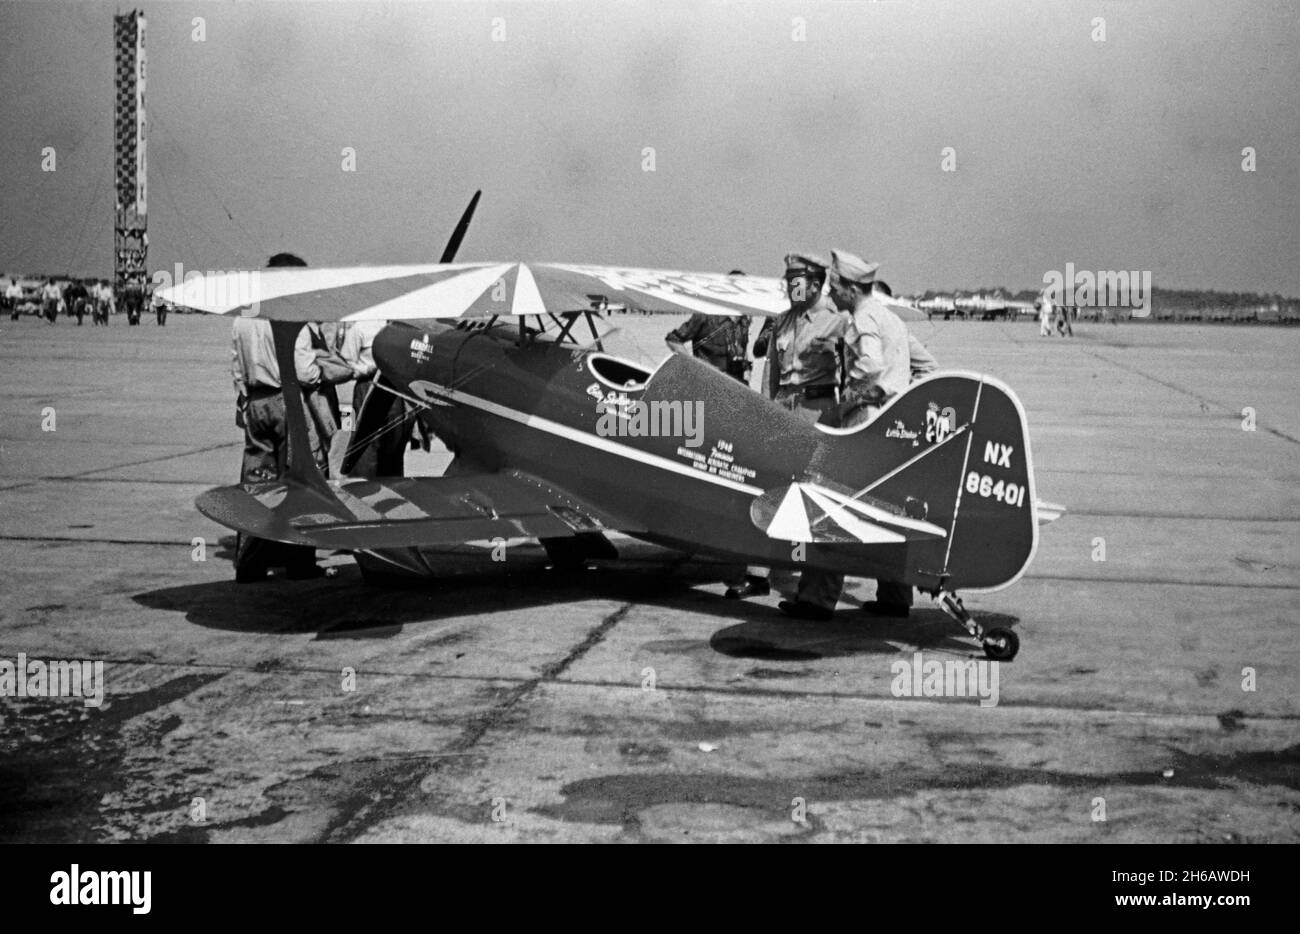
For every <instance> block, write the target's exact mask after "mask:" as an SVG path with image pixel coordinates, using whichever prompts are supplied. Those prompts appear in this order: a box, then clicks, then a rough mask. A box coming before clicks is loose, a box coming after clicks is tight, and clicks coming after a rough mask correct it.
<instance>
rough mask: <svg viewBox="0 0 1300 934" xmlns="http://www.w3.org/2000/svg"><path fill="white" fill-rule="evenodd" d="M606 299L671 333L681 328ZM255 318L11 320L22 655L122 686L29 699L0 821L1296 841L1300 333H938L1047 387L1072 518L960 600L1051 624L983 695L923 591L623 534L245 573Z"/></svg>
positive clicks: (476, 836) (8, 505)
mask: <svg viewBox="0 0 1300 934" xmlns="http://www.w3.org/2000/svg"><path fill="white" fill-rule="evenodd" d="M612 323H613V325H614V326H616V327H618V328H619V331H618V333H617V334H616V335H615V336H614V337H613V339H612V341H611V346H610V348H609V349H611V350H614V351H616V352H620V353H624V354H626V355H628V356H632V357H635V358H639V359H644V360H649V361H652V360H655V359H658V358H659V357H660V356H661V355H662V354H663V353H666V348H664V345H663V343H662V336H663V334H665V333H666V332H667V331H668V330H670V329H671V328H672V327H673V325H674V324H675V322H674V321H673V320H672V319H668V318H656V317H640V316H622V317H618V318H615V319H614V320H613V322H612ZM229 328H230V325H229V322H227V321H224V320H222V319H218V318H211V317H201V316H180V315H173V316H171V317H169V319H168V324H167V327H165V328H159V327H157V326H156V325H154V324H153V323H152V320H151V319H146V320H145V322H144V323H143V324H142V325H141V326H139V327H136V328H128V327H127V326H126V324H125V321H124V320H122V319H121V318H120V317H118V318H114V319H113V322H112V324H111V325H110V326H109V327H108V328H106V329H105V328H92V327H91V326H89V325H86V326H83V327H80V328H78V327H76V326H75V324H69V323H68V322H66V321H65V320H60V321H59V323H58V324H57V325H55V326H52V327H51V326H48V325H45V324H43V323H41V322H39V321H37V320H36V319H34V318H31V319H24V320H21V321H19V322H16V323H9V322H3V323H0V364H2V365H0V387H2V390H0V396H2V397H3V399H4V400H5V404H4V407H3V410H2V411H0V564H2V566H3V567H4V569H5V570H4V578H3V579H4V585H3V587H0V660H4V659H9V660H11V661H12V660H16V659H17V656H18V655H19V653H25V655H26V656H27V657H28V658H37V659H49V660H52V659H87V660H91V659H93V660H102V661H103V662H104V675H105V678H106V691H105V699H104V703H103V704H102V706H101V707H99V708H89V707H86V706H85V704H84V703H83V701H82V700H81V699H79V698H33V697H0V750H3V755H0V840H5V841H32V842H36V841H41V842H61V841H116V840H134V841H148V840H195V841H212V842H229V841H251V840H265V841H339V842H348V841H364V842H375V841H515V840H526V841H550V840H562V841H644V840H653V841H769V840H770V841H780V840H791V841H795V840H798V841H810V840H811V841H864V842H865V841H942V842H948V841H1002V842H1030V841H1061V842H1067V841H1069V842H1073V841H1079V842H1155V841H1200V842H1246V841H1248V842H1260V841H1288V842H1296V841H1297V840H1300V790H1298V788H1297V781H1298V779H1300V769H1298V768H1297V765H1298V762H1300V755H1298V751H1300V745H1297V744H1298V743H1300V701H1298V700H1297V697H1296V691H1297V687H1300V679H1298V677H1297V675H1298V673H1300V640H1298V639H1297V621H1298V619H1300V613H1297V609H1296V601H1297V597H1298V596H1300V547H1298V546H1300V536H1298V531H1300V458H1298V457H1297V454H1300V408H1297V406H1296V400H1297V398H1300V393H1298V392H1297V390H1300V376H1298V375H1297V373H1298V371H1297V366H1296V361H1297V359H1300V331H1296V330H1294V329H1289V330H1288V329H1280V328H1264V327H1216V326H1196V325H1139V324H1125V325H1120V326H1111V325H1101V324H1082V325H1078V326H1076V334H1077V336H1076V337H1075V338H1073V339H1064V338H1057V337H1053V338H1039V337H1038V336H1037V326H1036V324H1034V323H1030V322H1026V323H982V322H935V323H933V324H930V323H922V324H918V325H914V326H913V330H914V332H915V333H916V334H917V335H918V337H920V338H921V339H922V340H923V341H924V342H926V343H927V344H928V345H929V347H930V349H931V350H932V351H933V352H934V354H935V355H936V356H937V357H938V359H939V361H940V363H941V364H942V365H943V366H944V368H957V369H965V370H974V371H979V372H987V373H990V374H992V375H994V376H997V377H998V378H1000V379H1002V380H1003V381H1004V382H1006V383H1008V384H1009V385H1010V386H1011V387H1012V388H1013V389H1014V390H1015V391H1016V393H1017V394H1018V395H1019V396H1020V398H1021V400H1022V402H1023V403H1024V406H1025V409H1026V411H1027V413H1028V418H1029V427H1030V434H1031V438H1032V442H1033V458H1034V464H1035V468H1036V474H1037V486H1038V495H1039V497H1040V498H1042V499H1045V500H1049V501H1052V502H1056V503H1060V504H1063V505H1065V506H1066V507H1067V509H1068V510H1069V511H1068V512H1067V514H1066V515H1065V516H1064V517H1063V518H1062V519H1060V520H1059V521H1057V522H1056V523H1054V524H1052V525H1050V526H1047V527H1045V528H1044V529H1042V530H1041V531H1042V535H1041V541H1040V546H1039V550H1038V554H1037V557H1036V559H1035V561H1034V563H1033V564H1032V566H1031V567H1030V569H1029V571H1028V573H1027V574H1026V576H1025V577H1024V578H1023V579H1022V580H1021V581H1020V582H1019V583H1017V584H1015V585H1013V586H1011V587H1009V588H1007V589H1005V590H1002V591H999V592H996V593H990V594H970V595H967V596H966V605H967V607H968V608H969V609H970V610H971V611H972V612H973V613H974V614H975V615H976V617H977V618H980V619H981V620H983V621H985V622H992V623H995V624H998V625H1004V626H1005V625H1011V626H1014V627H1015V629H1016V631H1017V632H1018V633H1019V635H1020V639H1021V650H1020V654H1019V656H1018V657H1017V658H1016V659H1015V660H1014V661H1013V662H1010V663H1004V664H1002V665H1000V666H999V669H998V672H999V673H998V694H997V703H996V704H995V705H988V706H984V705H981V704H980V703H979V700H978V699H977V698H973V697H942V698H927V697H921V698H915V697H897V696H895V692H894V691H893V690H891V688H892V687H894V686H895V680H896V679H895V673H894V671H893V670H891V666H892V665H894V663H896V662H910V661H912V660H913V659H914V655H915V653H917V652H918V651H919V652H921V653H922V654H923V656H924V658H926V659H935V660H940V661H947V660H953V661H962V660H965V659H968V658H969V659H982V658H983V655H982V653H981V652H980V651H979V650H978V648H977V647H975V646H974V644H973V643H972V642H971V641H970V640H969V639H967V638H966V637H965V635H964V633H963V632H962V631H961V630H960V629H959V628H958V627H956V626H955V625H954V624H952V623H951V622H950V621H948V619H947V617H945V616H944V615H943V614H942V613H940V612H939V611H938V610H937V609H935V608H933V607H932V606H931V605H930V604H929V601H928V600H927V599H926V598H924V597H921V598H918V606H917V609H916V610H915V611H914V613H913V617H912V618H911V619H910V620H907V621H900V620H889V621H882V620H873V619H871V618H869V617H867V616H866V615H865V614H863V613H861V612H860V611H859V610H858V609H857V605H858V604H859V603H861V601H862V600H869V599H871V596H872V585H871V584H870V583H869V582H863V581H852V580H851V581H850V583H849V586H848V588H847V589H846V593H845V598H844V600H843V602H842V603H841V605H840V610H839V612H838V613H837V616H836V619H835V620H834V621H832V622H831V623H827V624H818V623H808V622H795V621H791V620H787V619H786V618H785V617H783V616H782V615H781V614H779V613H778V612H777V610H776V602H777V600H778V599H780V597H779V595H778V594H776V593H774V594H773V595H772V596H771V597H769V598H765V599H761V600H753V601H744V602H733V601H727V600H724V599H723V598H722V591H723V589H724V586H725V584H724V581H725V580H727V579H728V578H729V577H730V576H731V575H733V574H734V573H735V569H733V568H729V567H727V566H724V565H722V564H720V563H718V562H715V561H710V560H700V559H693V558H690V557H688V556H684V555H681V554H678V553H674V552H667V551H663V550H661V549H657V548H653V547H651V546H648V545H643V544H640V543H636V542H631V541H629V540H626V539H620V540H619V542H618V545H619V547H620V550H622V551H623V552H624V554H625V557H626V559H627V560H624V561H621V562H618V563H602V564H600V565H599V566H598V567H596V568H595V569H591V570H583V571H578V572H573V573H562V572H558V571H551V570H547V568H546V560H545V555H544V553H543V552H542V551H541V549H540V548H539V547H537V546H536V545H535V544H532V543H527V542H519V543H515V544H512V545H511V547H510V548H509V549H508V554H509V557H508V560H506V561H505V562H494V561H492V560H491V556H490V551H489V550H488V549H487V548H484V547H481V546H475V545H466V546H463V547H455V548H445V549H439V550H438V552H437V553H436V556H435V557H436V563H437V565H438V567H439V569H440V571H441V572H442V574H441V576H440V578H439V579H438V580H437V581H435V582H432V583H430V584H428V585H427V586H420V587H415V588H408V589H395V590H386V589H380V588H376V587H373V586H369V585H367V584H365V583H363V582H362V581H361V579H360V576H359V573H358V572H357V569H356V567H355V565H354V564H353V562H352V560H351V558H349V557H347V556H345V555H335V556H330V557H328V558H326V559H325V560H324V563H325V564H327V565H330V566H333V567H336V568H337V569H338V575H337V576H336V577H334V578H330V579H321V580H314V581H302V582H292V581H287V580H282V579H277V580H273V581H268V582H267V583H264V584H255V585H236V584H235V583H234V580H233V572H232V569H231V566H230V563H229V558H230V543H231V542H232V541H233V538H232V536H231V533H229V532H228V530H225V529H223V528H221V527H219V526H217V525H215V524H213V523H211V522H210V521H208V520H207V519H205V518H204V517H202V516H201V515H199V513H198V512H197V511H196V510H195V509H194V506H193V502H194V498H195V496H196V495H197V494H198V493H200V492H202V491H203V490H204V489H207V488H208V487H211V486H215V485H220V484H224V483H230V482H233V481H234V480H235V479H237V476H238V465H239V454H240V449H241V440H240V438H241V435H240V433H239V432H238V431H237V429H236V428H235V427H234V424H233V414H234V413H233V395H234V393H233V389H232V387H231V385H230V379H229V375H228V371H229V335H230V331H229ZM755 330H756V329H755ZM50 410H52V417H51V411H50ZM1244 410H1249V411H1244ZM1252 421H1253V430H1245V428H1247V427H1251V423H1252ZM43 427H45V428H53V430H42V429H43ZM414 460H415V461H416V462H417V463H418V467H419V469H420V470H422V471H426V472H427V471H436V470H437V469H439V467H440V464H441V463H442V462H443V461H442V460H441V459H439V458H438V457H436V456H435V457H430V456H427V455H425V456H421V457H419V458H415V459H414ZM196 540H201V541H198V542H196ZM198 559H201V560H198ZM349 672H351V673H352V674H351V679H352V680H351V681H350V680H349ZM1102 817H1104V819H1101V818H1102ZM200 818H201V819H200Z"/></svg>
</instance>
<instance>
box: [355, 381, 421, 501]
mask: <svg viewBox="0 0 1300 934" xmlns="http://www.w3.org/2000/svg"><path fill="white" fill-rule="evenodd" d="M352 413H353V415H352V441H351V443H350V444H349V445H348V452H347V454H346V456H345V457H344V460H343V472H344V473H346V474H348V475H350V476H353V477H400V476H402V474H403V473H404V472H405V469H406V442H407V440H408V439H409V438H410V437H411V423H410V420H408V419H405V418H404V416H405V414H406V403H405V402H404V401H403V400H402V399H400V398H398V397H397V396H395V395H393V394H392V393H391V392H384V391H383V390H379V391H375V389H374V381H373V380H368V379H367V380H358V381H357V384H356V386H355V387H354V388H353V390H352Z"/></svg>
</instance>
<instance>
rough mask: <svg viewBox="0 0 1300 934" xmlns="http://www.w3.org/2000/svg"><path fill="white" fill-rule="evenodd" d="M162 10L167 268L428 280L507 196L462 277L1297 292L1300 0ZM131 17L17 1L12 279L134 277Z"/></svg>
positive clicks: (152, 25) (156, 257) (160, 251)
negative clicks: (463, 235) (353, 268)
mask: <svg viewBox="0 0 1300 934" xmlns="http://www.w3.org/2000/svg"><path fill="white" fill-rule="evenodd" d="M142 7H143V9H144V10H145V13H146V16H147V18H148V27H147V31H146V46H147V50H148V86H147V92H146V103H147V109H148V115H149V119H150V139H149V150H148V152H149V186H150V199H149V229H150V248H151V255H150V267H151V268H155V269H156V268H160V267H166V268H171V266H172V264H173V263H175V262H183V263H184V264H185V265H186V268H195V269H230V268H245V267H252V266H260V265H261V264H263V263H264V261H265V260H266V258H267V256H269V255H270V254H271V253H272V252H276V251H279V250H291V251H293V252H296V253H299V254H300V255H302V256H303V257H304V258H306V259H307V260H308V262H309V263H311V264H312V265H327V264H346V263H377V262H418V261H428V260H430V259H436V258H437V256H438V254H439V253H440V252H441V249H442V245H443V243H444V242H445V240H446V238H447V236H448V234H449V232H450V230H451V227H452V226H453V224H454V223H455V221H456V218H457V217H458V215H459V213H460V211H461V210H462V209H463V207H464V205H465V203H466V202H467V201H468V199H469V196H470V195H471V194H472V193H473V191H474V189H476V188H482V189H484V196H483V202H482V204H481V205H480V207H479V212H478V216H477V218H476V220H475V223H474V225H473V227H472V228H471V230H470V234H469V237H468V238H467V240H466V242H465V245H464V248H463V249H462V252H461V256H460V258H462V259H483V260H488V259H491V260H503V261H504V260H514V259H523V260H557V261H567V262H589V263H602V264H615V263H618V264H625V265H633V266H654V267H663V268H680V269H698V270H719V271H726V270H728V269H731V268H732V267H737V266H739V267H741V268H743V269H745V270H746V271H748V272H752V273H763V274H769V275H777V274H779V272H780V268H781V266H780V257H781V256H782V255H783V254H784V253H785V252H787V251H788V250H790V249H795V248H799V249H812V250H818V251H823V252H825V251H829V249H830V248H831V247H842V248H844V249H848V250H851V251H854V252H857V253H860V254H862V255H864V256H866V257H867V258H869V259H872V260H876V261H879V262H880V263H881V264H882V269H881V274H882V276H883V277H884V278H886V279H888V280H889V281H890V282H891V283H892V284H893V285H894V286H895V287H896V288H898V289H902V290H908V291H912V290H919V289H924V288H928V287H934V288H949V287H972V286H987V285H1007V286H1010V287H1012V288H1024V287H1032V286H1038V285H1041V283H1042V277H1043V273H1044V272H1045V271H1047V270H1053V269H1054V270H1062V269H1064V267H1065V264H1066V263H1067V262H1072V263H1074V264H1075V267H1076V268H1078V269H1089V270H1108V269H1148V270H1151V271H1152V273H1153V278H1154V282H1155V284H1156V286H1158V287H1159V286H1165V287H1209V288H1220V289H1227V290H1249V291H1255V290H1259V291H1269V292H1273V291H1281V292H1283V293H1284V294H1287V295H1291V296H1297V295H1300V262H1298V260H1300V107H1298V106H1297V104H1298V103H1300V60H1298V58H1297V54H1298V52H1297V50H1300V10H1298V8H1297V6H1296V4H1294V3H1291V2H1278V3H1263V2H1240V3H1233V2H1225V0H1213V2H1170V3H1161V2H1149V0H1141V2H1137V0H1131V2H1106V0H1091V2H1085V3H1076V2H1038V3H1028V2H1025V3H1022V2H1001V0H990V2H955V3H940V2H911V0H898V2H880V3H869V2H829V0H827V2H817V3H790V4H785V3H758V2H753V3H745V2H727V3H722V2H711V3H666V2H659V0H640V2H624V3H599V4H598V3H586V2H582V3H514V4H512V3H500V2H465V3H392V4H386V3H338V4H296V3H284V4H267V3H260V2H259V3H243V2H239V3H232V2H225V3H185V2H178V3H145V4H143V5H142ZM121 8H122V9H126V8H128V7H126V6H124V7H121ZM115 9H116V8H115V6H114V5H113V4H106V3H93V4H81V3H55V4H44V3H39V4H38V3H17V4H14V3H4V4H0V36H2V37H3V42H4V54H3V56H0V89H2V91H3V93H0V126H3V128H4V129H3V133H0V185H2V186H3V187H2V189H0V195H2V199H3V200H2V204H3V224H2V225H0V269H2V270H17V271H31V272H40V271H51V272H55V271H59V272H61V271H69V272H74V273H85V274H91V273H94V274H107V273H109V272H110V271H111V266H112V209H113V203H112V201H113V194H112V74H113V64H112V62H113V58H112V56H113V46H112V14H113V12H114V11H115ZM195 17H202V18H203V20H204V24H203V28H204V29H205V32H206V38H205V41H202V42H196V41H194V31H195V28H196V27H195V25H194V22H193V20H194V18H195ZM498 17H499V18H501V19H503V20H504V29H505V41H493V31H494V22H493V20H494V18H498ZM796 17H798V18H802V21H803V23H804V29H805V31H806V40H805V41H796V40H795V38H794V33H795V32H796V30H798V29H799V23H798V22H797V21H796ZM1097 17H1103V18H1104V19H1105V41H1102V42H1098V41H1094V38H1093V36H1094V32H1095V31H1096V27H1095V26H1094V23H1093V21H1094V19H1095V18H1097ZM496 26H497V29H498V33H499V29H500V24H499V23H498V24H496ZM46 146H53V147H55V150H56V152H57V160H58V161H57V171H55V172H53V173H43V172H42V171H41V150H42V147H46ZM1247 146H1250V147H1254V149H1255V150H1256V153H1257V156H1256V159H1257V170H1256V171H1255V172H1253V173H1248V172H1243V171H1242V161H1243V156H1242V149H1243V148H1245V147H1247ZM344 147H353V148H354V149H355V150H356V171H355V172H352V173H349V172H344V171H342V168H341V164H342V161H343V156H342V150H343V148H344ZM645 147H653V149H654V161H655V171H653V172H646V171H643V162H644V157H643V150H644V149H645ZM944 147H952V148H953V149H954V150H955V152H956V157H955V158H956V171H955V172H944V171H942V169H941V162H942V160H943V149H944Z"/></svg>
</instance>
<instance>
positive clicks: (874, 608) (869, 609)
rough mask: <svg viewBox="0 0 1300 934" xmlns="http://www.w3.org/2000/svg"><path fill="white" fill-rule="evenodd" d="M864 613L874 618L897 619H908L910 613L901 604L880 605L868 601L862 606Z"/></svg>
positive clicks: (874, 601)
mask: <svg viewBox="0 0 1300 934" xmlns="http://www.w3.org/2000/svg"><path fill="white" fill-rule="evenodd" d="M862 611H863V612H864V613H870V614H871V615H872V616H892V617H894V618H895V619H907V616H908V613H909V612H910V610H909V609H908V608H907V607H906V606H904V605H903V604H901V603H880V602H879V601H877V600H868V601H867V602H866V603H864V604H862Z"/></svg>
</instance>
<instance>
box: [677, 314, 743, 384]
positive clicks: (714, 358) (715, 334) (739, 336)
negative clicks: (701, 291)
mask: <svg viewBox="0 0 1300 934" xmlns="http://www.w3.org/2000/svg"><path fill="white" fill-rule="evenodd" d="M666 340H667V342H668V347H669V349H670V350H672V352H673V353H680V354H684V353H686V344H687V343H688V342H689V343H690V345H691V353H692V354H693V355H694V356H695V357H696V359H699V360H703V361H704V362H705V363H707V364H708V365H709V366H711V367H713V368H714V369H715V370H721V371H722V372H723V373H726V374H727V375H729V376H734V377H735V378H736V379H738V380H740V381H741V382H742V383H743V382H745V365H746V362H747V361H746V353H747V350H748V348H749V318H747V317H745V316H744V315H736V316H734V317H733V316H731V315H706V314H693V315H691V316H690V318H688V319H687V321H686V323H685V324H683V325H682V326H681V327H679V328H677V329H676V330H673V331H670V332H669V333H668V337H667V338H666Z"/></svg>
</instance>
